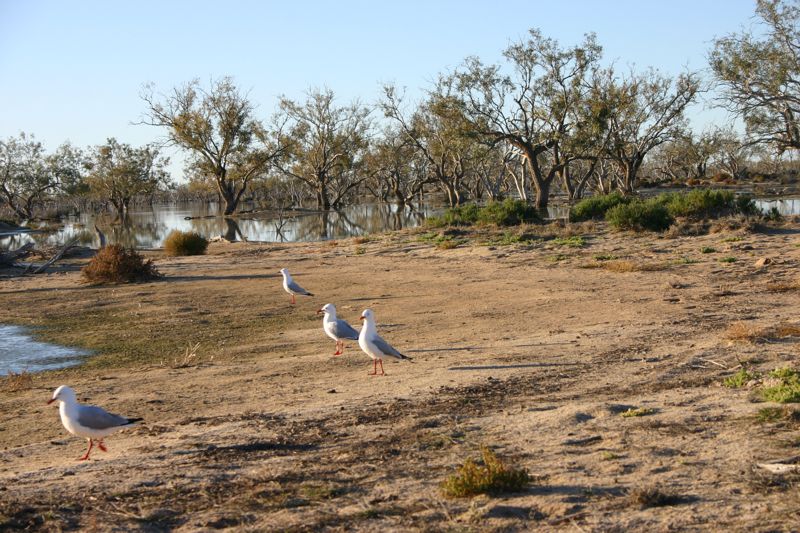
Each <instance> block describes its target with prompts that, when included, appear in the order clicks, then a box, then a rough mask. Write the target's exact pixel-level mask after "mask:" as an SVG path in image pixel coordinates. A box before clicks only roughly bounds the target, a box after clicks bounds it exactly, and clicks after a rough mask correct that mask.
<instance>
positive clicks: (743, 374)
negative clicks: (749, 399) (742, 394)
mask: <svg viewBox="0 0 800 533" xmlns="http://www.w3.org/2000/svg"><path fill="white" fill-rule="evenodd" d="M757 377H758V375H757V374H755V373H753V372H750V371H748V370H747V369H746V368H741V369H739V371H738V372H736V373H735V374H734V375H732V376H728V377H727V378H725V379H724V380H723V381H722V384H723V385H724V386H725V387H728V388H730V389H740V388H742V387H744V386H745V385H747V383H748V382H749V381H752V380H754V379H756V378H757Z"/></svg>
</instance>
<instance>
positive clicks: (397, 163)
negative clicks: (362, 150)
mask: <svg viewBox="0 0 800 533" xmlns="http://www.w3.org/2000/svg"><path fill="white" fill-rule="evenodd" d="M427 167H428V161H427V160H426V159H424V158H423V157H421V156H420V154H419V152H418V151H417V149H416V146H415V145H414V144H413V143H412V142H411V140H410V139H409V138H408V137H407V136H406V135H405V134H403V133H402V131H400V130H399V129H398V128H397V127H391V126H390V127H385V128H384V129H383V131H382V132H381V133H380V134H379V136H378V137H377V138H375V139H374V140H373V142H372V143H371V145H370V149H369V152H368V153H367V154H366V157H365V158H364V169H363V171H364V174H365V175H366V176H368V179H367V181H366V182H365V186H366V187H367V189H368V190H370V191H371V192H372V194H373V195H374V196H376V197H377V198H380V199H381V200H382V201H388V200H390V199H391V200H393V201H395V202H397V203H398V204H400V205H407V204H411V203H412V202H413V201H414V198H416V197H418V196H419V195H420V194H422V193H423V192H424V189H425V186H426V185H428V184H431V183H433V182H434V181H435V180H434V177H433V175H432V174H431V173H430V172H428V168H427Z"/></svg>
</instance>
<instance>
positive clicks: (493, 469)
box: [441, 446, 531, 498]
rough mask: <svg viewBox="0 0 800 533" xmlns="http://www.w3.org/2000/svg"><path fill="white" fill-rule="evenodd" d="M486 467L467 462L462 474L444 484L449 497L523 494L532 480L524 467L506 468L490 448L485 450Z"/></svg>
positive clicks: (449, 478) (471, 461) (443, 489)
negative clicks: (521, 492)
mask: <svg viewBox="0 0 800 533" xmlns="http://www.w3.org/2000/svg"><path fill="white" fill-rule="evenodd" d="M481 455H482V459H483V461H482V462H483V464H479V463H478V462H476V461H474V460H473V459H471V458H470V459H467V460H466V461H464V464H463V465H462V466H461V467H459V469H458V471H457V472H456V473H455V474H453V475H452V476H450V477H448V478H447V479H446V480H445V481H444V482H443V483H442V485H441V488H442V493H443V494H444V495H445V496H447V497H448V498H464V497H467V496H475V495H476V494H492V495H495V494H504V493H510V492H520V491H522V490H524V489H525V488H526V487H527V486H528V484H529V483H530V481H531V477H530V474H528V471H527V470H526V469H524V468H514V467H511V466H508V465H506V464H505V463H504V462H503V461H501V460H500V459H499V458H498V457H497V455H495V453H494V452H493V451H492V450H490V449H489V448H488V447H486V446H483V447H481Z"/></svg>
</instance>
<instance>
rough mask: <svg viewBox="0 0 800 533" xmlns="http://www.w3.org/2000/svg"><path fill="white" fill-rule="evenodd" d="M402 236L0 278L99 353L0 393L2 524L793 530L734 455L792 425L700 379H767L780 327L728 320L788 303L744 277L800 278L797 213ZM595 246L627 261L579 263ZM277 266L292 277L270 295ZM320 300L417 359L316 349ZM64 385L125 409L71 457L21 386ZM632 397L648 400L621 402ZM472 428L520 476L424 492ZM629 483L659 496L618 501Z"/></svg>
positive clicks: (473, 446)
mask: <svg viewBox="0 0 800 533" xmlns="http://www.w3.org/2000/svg"><path fill="white" fill-rule="evenodd" d="M418 235H419V233H418V232H413V231H410V232H398V233H393V234H389V235H386V236H381V237H377V238H373V239H371V240H370V241H369V242H358V241H356V240H353V239H350V240H343V241H339V242H338V243H336V244H335V245H333V244H330V243H310V244H294V245H257V244H214V245H212V248H211V249H210V253H209V255H206V256H202V257H194V258H163V257H159V256H158V254H155V256H154V257H156V264H157V267H158V268H159V269H160V270H161V271H162V272H163V273H164V274H165V276H166V277H165V279H164V280H163V281H159V282H154V283H145V284H133V285H123V286H115V287H87V286H86V285H84V284H82V283H81V282H80V273H79V272H78V271H77V267H79V266H80V265H81V264H82V261H80V260H77V261H76V262H75V263H74V264H72V265H70V264H65V265H64V267H63V269H62V270H63V272H61V273H54V274H50V275H44V276H35V277H26V278H16V279H5V280H0V323H19V324H32V325H48V326H50V327H51V329H49V330H48V331H49V333H47V337H48V338H50V339H55V340H60V341H62V342H65V343H71V344H78V345H83V346H88V347H90V348H96V349H97V347H101V348H103V350H104V351H101V352H100V355H99V357H98V359H96V360H95V361H94V362H89V363H88V364H87V365H84V366H82V367H80V368H77V369H69V370H62V371H57V372H48V373H44V374H41V375H37V376H35V377H34V379H33V380H32V383H30V386H29V387H27V388H25V387H23V388H24V390H21V391H14V392H9V390H8V388H7V389H6V390H5V391H4V392H2V393H0V530H3V529H15V528H24V527H27V528H31V529H43V530H60V529H86V530H100V531H106V530H118V531H121V530H131V529H140V530H144V531H159V530H178V531H195V530H211V529H219V528H230V529H232V530H237V531H239V530H259V531H262V530H276V531H277V530H280V531H285V530H308V531H312V530H313V531H318V530H326V529H327V530H359V531H387V530H389V531H392V530H394V531H409V530H410V531H415V530H427V531H442V530H458V531H463V530H479V531H486V530H502V531H518V530H519V531H524V530H533V529H537V530H538V529H542V530H549V529H553V530H561V529H563V530H573V531H609V530H611V531H633V530H637V531H642V530H647V531H667V530H682V529H688V530H697V529H702V530H728V531H731V530H733V531H738V530H748V531H764V530H798V529H800V516H799V515H798V512H799V510H800V503H798V496H797V478H796V477H795V476H796V475H793V474H787V475H783V476H775V475H771V474H767V473H765V472H763V471H762V470H761V469H759V468H757V467H756V466H755V465H756V464H757V463H760V462H764V461H768V460H775V459H785V458H787V457H793V456H794V455H796V454H800V451H799V450H798V448H797V446H799V445H800V440H799V439H798V438H799V437H800V429H799V428H800V426H798V424H797V423H795V422H794V421H792V420H781V421H777V422H769V423H761V422H758V421H757V420H756V417H755V415H756V413H757V412H758V411H759V409H760V408H762V407H764V406H766V405H770V404H765V403H763V402H760V401H758V400H757V394H756V392H755V390H754V389H753V388H743V389H730V388H726V387H723V386H722V385H721V383H722V380H723V379H724V378H725V377H727V376H729V375H731V374H733V373H734V372H735V371H736V370H737V369H738V368H739V366H738V365H739V362H740V361H743V360H744V361H752V362H753V363H754V364H755V368H757V369H761V370H762V371H768V370H770V369H774V368H776V367H782V366H787V365H791V364H794V363H796V361H797V358H798V355H800V352H798V345H797V343H796V341H797V339H796V338H788V339H783V340H780V341H773V342H762V343H748V342H734V341H731V340H729V339H728V338H727V335H726V330H727V328H728V327H729V326H730V325H731V324H732V323H735V322H739V321H746V323H747V324H752V325H755V326H768V325H774V324H778V323H789V324H797V323H798V309H799V308H800V298H799V297H798V296H799V295H800V291H797V290H788V291H784V292H769V291H768V290H767V288H768V287H769V286H770V284H771V283H773V284H774V283H777V282H780V283H791V282H793V281H794V280H797V279H798V278H799V277H800V267H799V265H800V262H799V260H800V248H798V244H799V243H800V237H798V235H800V230H798V227H797V226H796V225H795V226H788V227H784V228H782V229H780V230H776V231H771V232H768V233H741V232H726V233H718V234H712V235H704V236H697V237H679V238H674V239H667V238H661V237H654V236H652V235H647V236H635V235H620V234H613V233H607V232H606V231H605V230H602V229H601V230H597V231H592V232H591V234H590V235H588V236H587V238H586V239H587V240H586V245H585V246H583V247H581V248H572V247H568V246H566V245H564V244H557V243H556V242H554V241H552V240H551V241H544V242H536V243H534V244H532V245H531V246H496V247H487V246H478V245H474V244H467V245H462V246H459V247H457V248H454V249H449V250H442V249H437V248H435V247H434V246H432V245H430V244H427V243H424V242H419V240H418ZM704 246H709V247H714V248H715V249H716V250H717V251H716V252H715V253H706V254H703V253H701V252H700V249H701V247H704ZM609 256H617V257H618V258H619V259H618V261H626V262H617V263H615V265H616V267H615V268H616V270H623V271H621V272H619V271H614V270H610V269H606V268H590V267H598V266H600V265H601V264H602V263H606V262H607V261H605V259H607V258H608V257H609ZM728 256H730V257H736V259H737V260H736V262H734V263H722V262H720V261H719V259H720V258H722V257H728ZM595 257H601V258H602V259H604V260H603V261H598V260H596V259H595ZM760 257H770V258H772V259H773V262H772V264H770V265H768V266H766V267H763V268H758V267H755V266H754V263H755V261H756V260H757V259H758V258H760ZM687 259H688V260H687ZM84 261H85V260H84ZM643 266H644V267H647V266H649V267H650V268H652V269H653V270H645V271H630V272H625V271H624V270H630V269H631V268H634V269H635V268H642V267H643ZM281 267H287V268H288V269H289V271H290V272H292V274H293V275H294V277H295V279H296V280H297V281H298V282H299V283H300V284H301V285H303V286H304V287H306V288H307V289H309V290H310V291H312V292H314V293H315V295H316V296H314V297H313V298H298V303H297V305H295V306H292V305H290V303H289V297H288V295H286V294H285V293H284V292H283V291H282V289H281V284H280V274H278V270H279V269H280V268H281ZM327 302H332V303H335V304H336V305H337V308H338V310H339V316H340V317H341V318H345V319H347V320H349V321H350V322H351V323H354V324H357V323H358V316H359V314H360V312H361V311H362V310H363V309H364V308H367V307H369V308H372V309H373V310H374V311H375V313H376V316H377V320H378V328H379V331H380V333H381V334H382V335H383V336H384V338H386V339H387V340H388V341H389V342H391V343H392V344H393V345H395V346H396V347H397V348H398V349H400V350H401V351H403V352H404V353H406V354H408V355H409V356H411V357H412V358H413V362H410V363H408V362H392V361H387V362H386V364H385V368H386V372H387V374H388V375H387V376H385V377H371V376H368V375H367V372H368V371H370V370H371V369H372V364H371V363H370V361H369V359H368V358H367V357H366V356H365V355H364V354H363V353H362V352H361V351H360V350H359V348H358V346H357V344H356V343H354V342H348V343H347V346H346V350H345V354H344V355H343V356H341V357H335V358H334V357H331V354H332V353H333V351H334V343H333V341H331V340H330V339H328V338H327V337H326V336H325V335H324V333H323V332H322V329H321V319H320V318H319V317H317V316H316V315H315V314H314V313H315V311H316V310H317V309H318V308H319V307H320V306H321V305H323V304H324V303H327ZM194 342H200V347H199V348H198V350H197V356H196V357H194V358H189V359H188V360H187V361H186V363H187V364H186V365H184V364H181V363H182V360H183V359H184V356H183V353H182V351H183V348H182V347H184V346H186V345H188V344H191V343H194ZM109 354H111V355H109ZM104 357H105V358H104ZM114 358H119V360H116V361H115V360H114ZM62 383H68V384H69V385H71V386H72V387H73V388H74V389H76V391H77V392H78V395H79V398H80V399H82V400H85V401H88V402H91V403H96V404H98V405H102V406H104V407H106V408H108V409H109V410H111V411H114V412H118V413H120V414H124V415H127V416H137V417H144V418H145V422H144V423H143V424H142V425H140V426H139V427H137V428H133V429H128V430H125V431H122V432H119V433H118V434H115V435H114V436H112V437H110V438H108V439H107V440H106V443H107V445H108V447H109V451H108V453H102V452H100V451H98V450H95V451H94V452H93V456H92V459H91V460H90V461H86V462H78V461H77V460H76V459H77V458H78V457H79V456H80V455H81V454H82V453H83V451H84V449H85V442H84V441H82V440H80V439H78V438H76V437H71V436H69V435H68V434H66V431H65V430H64V429H63V428H62V426H61V424H60V422H59V419H58V414H57V410H56V409H54V408H52V406H46V405H45V401H46V400H47V399H48V398H49V397H50V394H51V393H52V390H53V389H54V388H55V387H56V386H58V385H60V384H62ZM6 385H8V384H6ZM0 386H2V385H1V384H0ZM631 407H634V408H639V407H646V408H650V409H652V410H653V411H652V412H651V414H648V415H646V416H641V417H623V416H621V415H620V413H621V412H623V411H625V410H627V409H629V408H631ZM482 445H486V446H489V447H491V448H492V449H493V450H495V451H496V452H497V454H498V455H499V456H500V457H501V458H503V459H504V460H505V461H506V462H507V463H508V464H511V465H514V466H516V467H523V468H526V469H527V470H528V471H529V472H530V474H531V475H532V476H533V483H532V484H531V486H530V488H529V489H528V490H526V491H525V492H523V493H519V494H509V495H503V496H497V497H489V496H479V497H475V498H466V499H446V498H444V497H443V496H442V493H441V490H440V483H441V482H442V481H443V480H444V479H445V478H446V477H447V476H449V475H450V474H452V473H453V472H454V471H455V469H456V468H457V467H458V466H459V465H460V464H462V463H463V461H464V460H465V459H466V458H468V457H478V456H479V449H480V447H481V446H482ZM647 488H657V489H659V490H661V491H662V492H664V493H667V494H669V495H671V496H672V499H671V500H670V501H668V502H666V503H667V504H668V505H662V506H648V505H644V504H640V503H639V502H638V501H637V500H636V497H635V495H636V494H638V491H640V490H641V489H647Z"/></svg>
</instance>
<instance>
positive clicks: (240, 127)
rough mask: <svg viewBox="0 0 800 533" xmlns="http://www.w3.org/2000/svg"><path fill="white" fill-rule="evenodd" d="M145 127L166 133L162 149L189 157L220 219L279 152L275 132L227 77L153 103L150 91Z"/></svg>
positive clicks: (145, 96)
mask: <svg viewBox="0 0 800 533" xmlns="http://www.w3.org/2000/svg"><path fill="white" fill-rule="evenodd" d="M141 97H142V99H143V100H144V102H145V103H146V104H147V112H146V116H145V119H144V120H143V123H144V124H149V125H152V126H161V127H163V128H166V129H167V131H168V134H167V144H171V145H175V146H179V147H181V148H183V149H185V150H188V151H189V152H190V153H191V156H192V160H191V165H193V167H194V171H195V173H199V174H203V175H206V176H209V177H210V178H211V179H213V180H214V182H215V183H216V186H217V189H218V191H219V194H220V196H221V197H222V199H223V200H224V202H225V211H224V214H225V216H228V215H231V214H233V213H234V212H235V211H236V208H237V207H238V205H239V200H240V199H241V197H242V195H243V194H244V192H245V191H246V190H247V185H248V183H249V182H250V180H251V179H253V177H254V176H256V175H258V174H260V173H262V172H265V171H266V170H267V169H268V168H269V166H270V165H271V164H272V163H273V162H274V161H275V159H276V158H277V157H278V156H279V155H280V154H281V153H282V152H283V146H282V144H281V136H280V132H279V131H278V132H276V133H275V134H274V135H271V134H270V133H269V132H267V130H266V129H265V128H264V126H263V125H262V124H261V122H259V121H258V120H256V119H255V118H253V113H254V108H253V105H252V104H251V103H250V101H249V100H248V99H247V95H246V94H242V93H241V92H240V91H239V89H238V88H237V87H236V86H235V85H234V84H233V80H232V79H231V78H222V79H221V80H218V81H216V82H215V81H212V82H211V87H210V89H208V90H206V89H203V88H202V87H200V83H199V81H198V80H194V81H191V82H189V83H187V84H185V85H183V86H180V87H177V88H175V89H174V90H173V92H172V93H171V94H170V95H161V97H160V98H161V100H162V101H157V97H156V96H155V95H154V94H153V88H152V87H151V86H148V87H145V90H144V92H143V93H142V96H141Z"/></svg>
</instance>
